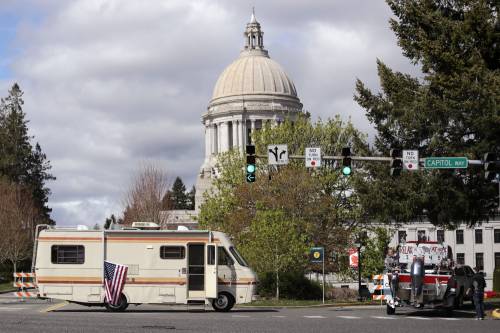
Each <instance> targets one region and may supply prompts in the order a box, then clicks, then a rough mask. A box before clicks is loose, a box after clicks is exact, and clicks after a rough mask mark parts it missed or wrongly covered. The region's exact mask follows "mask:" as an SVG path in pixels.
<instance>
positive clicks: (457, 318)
mask: <svg viewBox="0 0 500 333" xmlns="http://www.w3.org/2000/svg"><path fill="white" fill-rule="evenodd" d="M439 319H442V320H460V318H444V317H441V318H439Z"/></svg>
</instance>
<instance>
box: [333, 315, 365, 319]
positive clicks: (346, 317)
mask: <svg viewBox="0 0 500 333" xmlns="http://www.w3.org/2000/svg"><path fill="white" fill-rule="evenodd" d="M337 318H343V319H361V317H355V316H337Z"/></svg>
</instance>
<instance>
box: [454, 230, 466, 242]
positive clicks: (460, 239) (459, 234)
mask: <svg viewBox="0 0 500 333" xmlns="http://www.w3.org/2000/svg"><path fill="white" fill-rule="evenodd" d="M456 236H457V244H463V243H464V231H463V230H457V231H456Z"/></svg>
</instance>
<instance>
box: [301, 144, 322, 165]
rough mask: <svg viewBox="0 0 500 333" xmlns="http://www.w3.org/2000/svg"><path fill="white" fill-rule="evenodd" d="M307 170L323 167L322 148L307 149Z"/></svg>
mask: <svg viewBox="0 0 500 333" xmlns="http://www.w3.org/2000/svg"><path fill="white" fill-rule="evenodd" d="M305 160H306V168H317V167H320V166H321V148H306V158H305Z"/></svg>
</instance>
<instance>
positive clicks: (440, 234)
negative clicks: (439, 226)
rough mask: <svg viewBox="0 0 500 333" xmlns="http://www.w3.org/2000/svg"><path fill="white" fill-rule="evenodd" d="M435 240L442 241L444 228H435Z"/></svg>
mask: <svg viewBox="0 0 500 333" xmlns="http://www.w3.org/2000/svg"><path fill="white" fill-rule="evenodd" d="M436 236H437V241H438V242H439V243H444V230H436Z"/></svg>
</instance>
